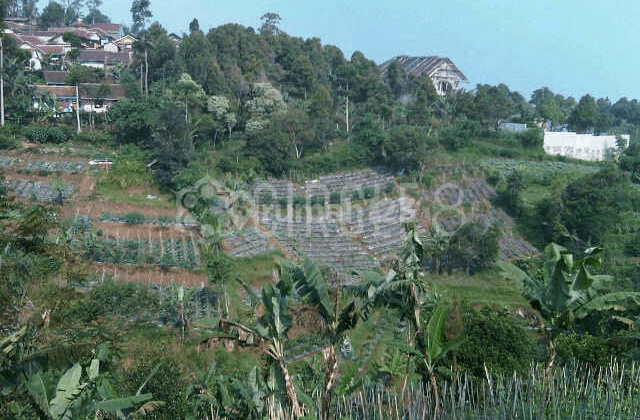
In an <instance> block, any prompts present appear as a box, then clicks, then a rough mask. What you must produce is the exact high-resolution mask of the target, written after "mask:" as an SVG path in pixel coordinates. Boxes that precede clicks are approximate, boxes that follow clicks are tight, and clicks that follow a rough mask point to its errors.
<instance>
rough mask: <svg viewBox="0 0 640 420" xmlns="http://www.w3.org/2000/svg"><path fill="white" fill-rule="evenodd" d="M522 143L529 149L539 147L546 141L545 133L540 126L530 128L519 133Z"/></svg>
mask: <svg viewBox="0 0 640 420" xmlns="http://www.w3.org/2000/svg"><path fill="white" fill-rule="evenodd" d="M519 137H520V144H522V147H525V148H527V149H539V148H541V147H542V145H543V143H544V133H543V131H542V130H541V129H539V128H529V129H527V131H523V132H522V133H519Z"/></svg>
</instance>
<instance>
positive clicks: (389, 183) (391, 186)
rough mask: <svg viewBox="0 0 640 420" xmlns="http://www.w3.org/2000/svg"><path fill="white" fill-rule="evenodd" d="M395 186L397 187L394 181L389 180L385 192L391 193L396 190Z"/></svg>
mask: <svg viewBox="0 0 640 420" xmlns="http://www.w3.org/2000/svg"><path fill="white" fill-rule="evenodd" d="M395 187H396V184H394V183H393V182H387V183H386V185H385V186H384V192H385V193H387V194H389V193H390V192H392V191H393V190H394V188H395Z"/></svg>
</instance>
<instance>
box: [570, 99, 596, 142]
mask: <svg viewBox="0 0 640 420" xmlns="http://www.w3.org/2000/svg"><path fill="white" fill-rule="evenodd" d="M599 120H600V111H599V110H598V106H597V104H596V100H595V99H594V97H593V96H591V95H584V96H583V97H582V98H580V102H578V105H577V106H576V107H575V108H574V110H573V112H572V113H571V116H570V117H569V126H570V127H571V128H572V129H573V130H576V131H577V132H582V133H584V132H586V131H592V130H595V129H596V127H597V125H598V122H599Z"/></svg>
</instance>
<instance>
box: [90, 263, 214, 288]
mask: <svg viewBox="0 0 640 420" xmlns="http://www.w3.org/2000/svg"><path fill="white" fill-rule="evenodd" d="M89 266H90V268H91V269H92V270H93V271H94V272H95V273H96V274H97V275H98V278H99V279H105V280H106V279H113V280H115V281H129V282H138V283H155V284H162V285H169V284H172V283H175V284H180V285H182V286H187V287H207V285H208V278H207V274H205V273H196V272H193V271H189V270H181V269H177V268H175V269H174V268H172V269H169V270H163V269H161V268H159V267H155V266H128V265H120V266H116V265H113V264H105V263H94V264H90V265H89Z"/></svg>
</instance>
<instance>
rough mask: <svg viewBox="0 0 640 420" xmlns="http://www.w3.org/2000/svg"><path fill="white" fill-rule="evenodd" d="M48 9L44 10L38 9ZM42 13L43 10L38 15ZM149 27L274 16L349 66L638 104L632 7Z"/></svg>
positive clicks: (357, 0) (178, 7) (307, 6)
mask: <svg viewBox="0 0 640 420" xmlns="http://www.w3.org/2000/svg"><path fill="white" fill-rule="evenodd" d="M131 3H132V0H129V1H124V0H104V4H103V5H102V7H101V10H103V12H104V13H106V14H107V15H108V16H110V17H111V19H112V21H113V22H115V23H124V24H127V25H131V13H130V12H129V9H130V7H131ZM41 6H42V5H41ZM42 7H44V6H42ZM151 11H152V12H153V19H152V21H159V22H160V23H161V24H162V25H163V26H164V27H165V28H167V30H168V31H169V32H175V33H177V34H179V35H181V34H182V33H185V32H188V26H189V22H190V21H191V20H192V19H193V18H197V19H198V21H199V23H200V28H201V29H202V30H204V31H205V32H206V31H208V30H209V28H212V27H216V26H219V25H222V24H225V23H239V24H242V25H245V26H251V27H253V28H258V27H259V26H260V16H262V15H263V14H264V13H265V12H268V11H273V12H276V13H278V14H279V15H280V16H281V17H282V21H281V25H280V27H281V29H282V30H283V31H285V32H286V33H288V34H290V35H292V36H299V37H304V38H309V37H318V38H320V39H321V41H322V43H323V44H332V45H335V46H337V47H339V48H340V49H341V50H342V51H343V53H344V54H345V57H347V58H349V57H350V56H351V54H352V53H353V52H354V51H361V52H363V53H364V54H365V56H366V57H367V58H369V59H372V60H374V61H375V62H376V63H378V64H379V63H381V62H383V61H385V60H387V59H389V58H391V57H394V56H396V55H401V54H407V55H441V56H447V57H449V58H451V59H452V60H453V62H454V63H455V64H456V65H457V66H458V68H459V69H460V70H461V71H462V72H463V73H464V74H465V75H466V76H467V78H468V79H469V83H468V84H466V88H467V89H473V88H474V87H475V85H476V84H477V83H488V84H492V85H495V84H498V83H505V84H507V85H508V86H509V88H511V89H512V90H517V91H519V92H520V93H522V94H523V95H524V96H525V97H526V98H527V99H529V98H530V96H531V92H532V91H533V90H535V89H537V88H539V87H542V86H548V87H549V88H551V90H552V91H554V92H556V93H561V94H563V95H565V96H573V97H575V98H576V99H579V98H580V97H581V96H583V95H585V94H587V93H589V94H591V95H593V96H595V97H597V98H599V97H609V98H610V99H611V100H612V101H613V102H615V101H616V100H617V99H619V98H621V97H623V96H626V97H628V98H629V99H631V98H639V99H640V74H639V72H638V70H639V67H640V55H639V54H638V53H639V52H640V49H639V48H638V47H639V44H640V24H638V18H639V17H640V2H636V1H633V0H607V1H594V0H586V1H580V0H578V1H575V0H574V1H568V0H521V1H517V0H515V1H505V0H502V1H499V0H493V1H491V0H439V1H433V0H426V1H425V0H423V1H415V0H414V1H397V0H396V1H389V0H384V1H380V0H367V1H365V0H346V1H345V0H342V1H334V0H325V1H322V0H315V1H307V0H298V1H291V0H270V1H257V0H229V1H206V0H184V1H169V0H151Z"/></svg>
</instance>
